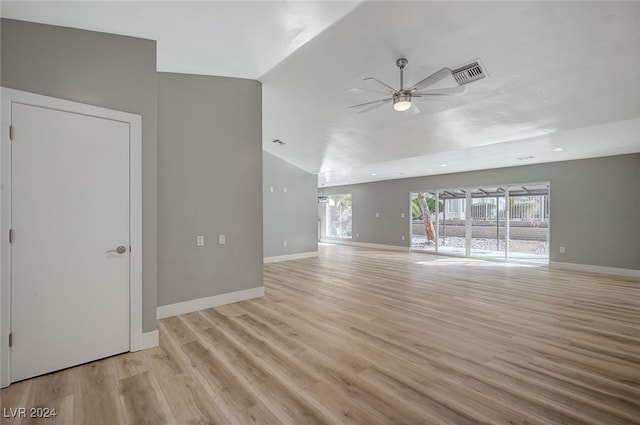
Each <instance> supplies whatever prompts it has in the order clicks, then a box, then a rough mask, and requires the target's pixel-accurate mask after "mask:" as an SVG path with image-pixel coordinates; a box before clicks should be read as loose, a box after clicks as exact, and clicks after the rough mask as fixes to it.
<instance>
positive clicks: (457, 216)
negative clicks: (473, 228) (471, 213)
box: [438, 190, 467, 255]
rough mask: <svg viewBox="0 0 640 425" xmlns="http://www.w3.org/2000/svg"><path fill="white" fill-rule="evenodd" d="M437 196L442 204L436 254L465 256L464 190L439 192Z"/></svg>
mask: <svg viewBox="0 0 640 425" xmlns="http://www.w3.org/2000/svg"><path fill="white" fill-rule="evenodd" d="M438 195H439V198H440V202H441V203H442V211H441V213H440V217H439V220H438V252H439V253H443V254H456V255H466V248H465V247H466V240H465V226H466V222H467V220H466V214H467V200H466V199H465V197H466V192H465V191H464V190H445V191H442V192H439V194H438Z"/></svg>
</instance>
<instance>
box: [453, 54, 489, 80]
mask: <svg viewBox="0 0 640 425" xmlns="http://www.w3.org/2000/svg"><path fill="white" fill-rule="evenodd" d="M451 72H453V76H454V77H455V79H456V81H457V82H458V84H460V85H462V84H467V83H470V82H472V81H476V80H481V79H483V78H485V77H486V76H487V74H486V73H485V72H484V69H483V68H482V64H481V63H480V60H475V61H473V62H471V63H468V64H466V65H462V66H461V67H458V68H456V69H454V70H452V71H451Z"/></svg>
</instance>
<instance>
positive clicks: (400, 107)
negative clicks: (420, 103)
mask: <svg viewBox="0 0 640 425" xmlns="http://www.w3.org/2000/svg"><path fill="white" fill-rule="evenodd" d="M409 108H411V94H406V93H402V94H395V95H393V109H395V110H396V111H398V112H402V111H406V110H407V109H409Z"/></svg>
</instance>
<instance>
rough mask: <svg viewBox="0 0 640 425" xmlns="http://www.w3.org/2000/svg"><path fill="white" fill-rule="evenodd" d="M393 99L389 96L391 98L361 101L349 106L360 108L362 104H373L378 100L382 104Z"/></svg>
mask: <svg viewBox="0 0 640 425" xmlns="http://www.w3.org/2000/svg"><path fill="white" fill-rule="evenodd" d="M391 100H393V99H391V98H389V99H378V100H372V101H371V102H365V103H359V104H357V105H352V106H349V108H359V107H360V106H367V105H373V104H374V103H378V102H380V104H382V103H386V102H391Z"/></svg>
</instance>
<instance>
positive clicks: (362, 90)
mask: <svg viewBox="0 0 640 425" xmlns="http://www.w3.org/2000/svg"><path fill="white" fill-rule="evenodd" d="M350 91H351V92H353V93H376V94H391V92H390V91H389V90H387V91H380V90H371V89H362V88H360V87H354V88H352V89H351V90H350Z"/></svg>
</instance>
